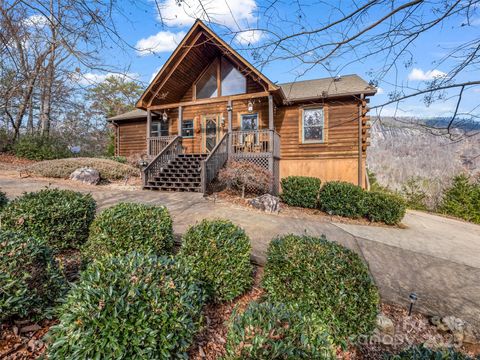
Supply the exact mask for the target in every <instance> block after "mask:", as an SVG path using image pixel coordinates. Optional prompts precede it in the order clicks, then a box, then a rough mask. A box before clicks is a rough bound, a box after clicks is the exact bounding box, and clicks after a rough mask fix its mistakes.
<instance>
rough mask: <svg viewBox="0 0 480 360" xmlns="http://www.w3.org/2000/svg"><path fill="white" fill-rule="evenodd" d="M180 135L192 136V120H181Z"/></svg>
mask: <svg viewBox="0 0 480 360" xmlns="http://www.w3.org/2000/svg"><path fill="white" fill-rule="evenodd" d="M182 137H186V138H189V137H193V120H183V121H182Z"/></svg>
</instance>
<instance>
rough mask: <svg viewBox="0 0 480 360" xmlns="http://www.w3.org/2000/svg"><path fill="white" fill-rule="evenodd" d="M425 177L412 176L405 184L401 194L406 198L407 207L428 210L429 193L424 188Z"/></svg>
mask: <svg viewBox="0 0 480 360" xmlns="http://www.w3.org/2000/svg"><path fill="white" fill-rule="evenodd" d="M424 182H425V179H422V178H420V177H411V178H409V179H408V180H407V181H406V182H405V183H404V184H402V189H401V191H400V194H401V195H402V196H403V198H404V199H405V202H406V204H407V207H408V208H409V209H413V210H427V198H428V196H427V193H426V192H425V190H424V189H423V186H422V183H424Z"/></svg>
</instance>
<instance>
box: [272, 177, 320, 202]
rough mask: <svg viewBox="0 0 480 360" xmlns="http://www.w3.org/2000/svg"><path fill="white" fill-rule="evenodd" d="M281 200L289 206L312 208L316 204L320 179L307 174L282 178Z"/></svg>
mask: <svg viewBox="0 0 480 360" xmlns="http://www.w3.org/2000/svg"><path fill="white" fill-rule="evenodd" d="M281 184H282V194H281V198H282V201H283V202H284V203H285V204H287V205H290V206H299V207H304V208H311V209H314V208H316V207H317V204H318V194H319V192H320V184H321V181H320V179H317V178H314V177H307V176H289V177H286V178H283V179H282V181H281Z"/></svg>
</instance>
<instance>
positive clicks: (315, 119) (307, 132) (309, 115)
mask: <svg viewBox="0 0 480 360" xmlns="http://www.w3.org/2000/svg"><path fill="white" fill-rule="evenodd" d="M324 125H325V122H324V116H323V108H316V109H304V110H303V116H302V142H304V143H323V142H324V140H325V139H324V135H325V134H324Z"/></svg>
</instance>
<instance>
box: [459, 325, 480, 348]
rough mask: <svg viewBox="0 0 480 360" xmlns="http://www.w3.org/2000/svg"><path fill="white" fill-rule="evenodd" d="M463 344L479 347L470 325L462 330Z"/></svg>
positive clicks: (477, 338) (477, 339)
mask: <svg viewBox="0 0 480 360" xmlns="http://www.w3.org/2000/svg"><path fill="white" fill-rule="evenodd" d="M463 342H466V343H469V344H473V345H480V340H479V337H478V336H477V334H476V333H475V330H474V328H473V326H472V325H470V324H465V328H464V329H463Z"/></svg>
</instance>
